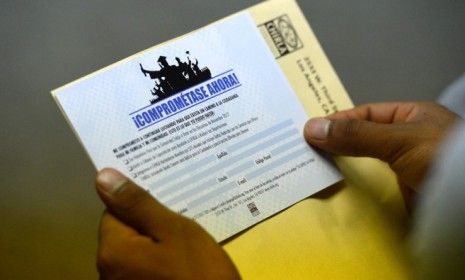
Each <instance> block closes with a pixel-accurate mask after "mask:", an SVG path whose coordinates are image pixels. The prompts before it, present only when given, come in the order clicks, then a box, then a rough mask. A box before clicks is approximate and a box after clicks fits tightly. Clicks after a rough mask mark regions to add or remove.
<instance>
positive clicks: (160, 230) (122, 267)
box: [96, 169, 240, 279]
mask: <svg viewBox="0 0 465 280" xmlns="http://www.w3.org/2000/svg"><path fill="white" fill-rule="evenodd" d="M96 188H97V192H98V194H99V196H100V198H101V199H102V201H103V202H104V203H105V205H106V206H107V210H106V211H105V212H104V214H103V217H102V220H101V224H100V234H99V246H98V253H97V266H98V270H99V273H100V276H101V278H102V279H239V278H240V276H239V273H238V271H237V270H236V268H235V267H234V265H233V263H232V261H231V260H230V259H229V257H228V256H227V254H226V253H225V252H224V251H223V249H222V248H221V246H220V245H218V244H217V243H216V241H215V240H214V239H213V238H212V237H211V236H210V235H208V233H207V232H206V231H205V230H204V229H203V228H202V227H200V226H199V225H198V224H197V223H195V222H194V221H192V220H190V219H187V218H185V217H183V216H181V215H179V214H177V213H175V212H172V211H170V210H169V209H168V208H166V207H164V206H163V205H162V204H160V203H159V202H158V201H156V200H155V199H154V198H153V197H152V196H151V195H150V194H149V193H148V192H146V191H144V190H143V189H141V188H140V187H138V186H136V185H135V184H134V183H133V182H131V181H129V180H128V179H127V178H126V177H124V176H123V175H122V174H121V173H119V172H117V171H116V170H113V169H103V170H102V171H100V172H99V174H98V175H97V180H96Z"/></svg>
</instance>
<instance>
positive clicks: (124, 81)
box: [52, 11, 341, 241]
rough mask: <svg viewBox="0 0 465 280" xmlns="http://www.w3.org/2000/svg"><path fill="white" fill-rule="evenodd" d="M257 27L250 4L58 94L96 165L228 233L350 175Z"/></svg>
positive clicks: (217, 233)
mask: <svg viewBox="0 0 465 280" xmlns="http://www.w3.org/2000/svg"><path fill="white" fill-rule="evenodd" d="M259 28H260V27H257V25H256V24H255V22H254V20H253V19H252V17H251V15H250V14H249V12H247V11H245V12H241V13H238V14H236V15H234V16H231V17H228V18H226V19H223V20H221V21H219V22H216V23H214V24H211V25H209V26H207V27H205V28H202V29H200V30H197V31H195V32H192V33H189V34H187V35H185V36H183V37H181V38H178V39H176V40H173V41H170V42H168V43H165V44H162V45H159V46H156V47H153V48H150V49H148V50H145V51H143V52H141V53H138V54H136V55H133V56H131V57H129V58H127V59H125V60H123V61H120V62H118V63H115V64H114V65H111V66H109V67H107V68H104V69H102V70H100V71H98V72H96V73H93V74H91V75H89V76H87V77H84V78H81V79H79V80H77V81H75V82H72V83H70V84H68V85H65V86H63V87H61V88H59V89H56V90H54V91H53V92H52V95H53V96H54V98H55V100H56V102H57V103H58V105H59V107H60V109H61V110H62V112H63V114H64V115H65V117H66V118H67V120H68V122H69V124H70V125H71V126H72V128H73V130H74V131H75V133H76V135H77V137H78V138H79V140H80V141H81V143H82V145H83V146H84V147H85V150H86V151H87V153H88V155H89V156H90V158H91V160H92V162H93V163H94V165H95V166H96V168H97V169H98V170H100V169H102V168H105V167H112V168H115V169H117V170H119V171H121V172H122V173H124V174H125V175H126V176H128V177H129V178H131V179H132V180H134V181H135V182H136V183H137V184H139V185H140V186H142V187H144V188H146V189H147V190H148V191H149V192H150V193H151V194H152V195H153V196H154V197H155V198H156V199H158V200H159V201H160V202H162V203H163V204H165V205H167V206H168V207H169V208H170V209H172V210H173V211H176V212H179V213H181V214H183V215H185V216H187V217H190V218H192V219H194V220H196V221H197V222H198V223H200V224H201V225H202V226H203V227H204V228H205V229H206V230H207V231H208V232H209V233H210V234H212V235H213V236H214V238H215V239H216V240H217V241H222V240H224V239H226V238H228V237H230V236H232V235H234V234H236V233H238V232H240V231H242V230H244V229H246V228H248V227H250V226H251V225H253V224H255V223H257V222H260V221H262V220H263V219H265V218H267V217H269V216H271V215H273V214H276V213H277V212H279V211H281V210H283V209H285V208H287V207H289V206H291V205H293V204H295V203H297V202H298V201H300V200H302V199H304V198H306V197H308V196H309V195H311V194H314V193H316V192H318V191H320V190H321V189H323V188H325V187H328V186H330V185H332V184H334V183H336V182H338V181H339V180H341V175H340V173H339V172H338V171H337V170H336V169H335V167H334V166H333V165H332V164H331V163H329V162H328V161H327V160H326V159H325V158H324V157H322V156H321V155H320V154H318V153H317V152H316V151H314V150H313V149H312V148H311V147H309V145H308V144H307V143H306V142H305V140H304V138H303V131H302V130H303V126H304V123H305V122H306V120H307V119H308V116H307V114H306V112H305V110H304V107H303V105H302V104H301V103H300V101H299V100H298V98H297V96H296V94H295V92H294V91H293V89H292V88H291V86H290V84H289V82H288V80H287V79H286V77H285V75H284V74H283V72H282V70H281V68H280V67H279V65H278V63H277V62H276V60H275V58H276V53H273V52H272V51H271V50H270V48H269V47H268V45H267V42H266V40H265V39H264V38H263V36H262V34H261V33H260V30H259ZM291 28H292V27H291ZM295 43H296V44H298V43H299V42H295ZM296 46H297V45H296Z"/></svg>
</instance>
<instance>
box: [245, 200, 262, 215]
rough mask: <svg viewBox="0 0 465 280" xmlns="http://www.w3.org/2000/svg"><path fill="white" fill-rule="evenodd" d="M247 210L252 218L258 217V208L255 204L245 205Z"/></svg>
mask: <svg viewBox="0 0 465 280" xmlns="http://www.w3.org/2000/svg"><path fill="white" fill-rule="evenodd" d="M247 208H249V211H250V214H252V216H254V217H255V216H258V215H260V211H258V208H257V206H256V205H255V202H251V203H249V204H247Z"/></svg>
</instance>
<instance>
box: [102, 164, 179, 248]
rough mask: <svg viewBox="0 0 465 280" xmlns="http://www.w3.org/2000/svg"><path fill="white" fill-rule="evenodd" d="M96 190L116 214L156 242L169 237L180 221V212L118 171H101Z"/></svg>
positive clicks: (109, 208) (113, 213) (109, 209)
mask: <svg viewBox="0 0 465 280" xmlns="http://www.w3.org/2000/svg"><path fill="white" fill-rule="evenodd" d="M96 187H97V192H98V194H99V196H100V198H101V199H102V201H103V202H104V203H105V205H106V206H107V209H108V211H109V212H110V213H111V214H112V215H114V216H115V217H116V218H118V219H120V220H121V221H122V222H124V223H126V224H127V225H129V226H131V227H133V228H134V229H136V230H137V231H138V232H140V233H142V234H145V235H148V236H150V237H152V238H154V240H157V241H159V240H160V239H163V237H164V236H166V235H168V234H169V232H170V225H171V224H172V223H173V222H174V221H175V220H176V219H179V217H178V215H177V214H176V213H174V212H172V211H171V210H169V209H168V208H166V207H165V206H163V205H162V204H160V203H159V202H158V201H157V200H156V199H155V198H153V197H152V196H151V195H150V194H149V193H148V192H147V191H145V190H143V189H142V188H140V187H139V186H137V185H136V184H134V183H133V182H132V181H130V180H128V179H127V178H126V177H125V176H124V175H122V174H121V173H119V172H118V171H116V170H114V169H109V168H105V169H103V170H101V171H100V172H99V173H98V175H97V180H96Z"/></svg>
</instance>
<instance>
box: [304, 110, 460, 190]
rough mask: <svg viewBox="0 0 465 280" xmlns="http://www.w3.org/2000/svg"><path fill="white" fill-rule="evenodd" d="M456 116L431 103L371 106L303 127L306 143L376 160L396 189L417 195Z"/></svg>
mask: <svg viewBox="0 0 465 280" xmlns="http://www.w3.org/2000/svg"><path fill="white" fill-rule="evenodd" d="M459 118H460V117H459V116H458V115H456V114H454V113H453V112H451V111H449V110H447V109H446V108H444V107H443V106H440V105H438V104H435V103H432V102H409V103H377V104H367V105H362V106H358V107H355V108H353V109H350V110H346V111H341V112H338V113H335V114H332V115H329V116H327V117H325V118H315V119H311V120H309V121H308V122H307V124H306V125H305V132H304V133H305V138H306V140H307V142H309V143H310V144H312V145H314V146H316V147H318V148H320V149H322V150H325V151H328V152H330V153H333V154H336V155H347V156H367V157H374V158H378V159H381V160H383V161H385V162H387V163H389V165H390V166H391V168H392V169H393V170H394V172H395V173H396V174H397V177H398V180H399V184H400V185H401V187H408V188H409V189H411V190H415V191H418V190H419V186H420V185H421V183H422V181H423V179H424V177H425V174H426V172H427V171H428V168H429V166H430V164H431V160H432V158H433V157H434V155H435V153H436V150H437V147H438V145H439V144H440V143H441V141H442V140H443V138H444V137H445V136H446V134H447V132H448V130H449V129H450V127H451V126H452V125H453V124H454V123H455V122H456V121H457V120H458V119H459Z"/></svg>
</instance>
